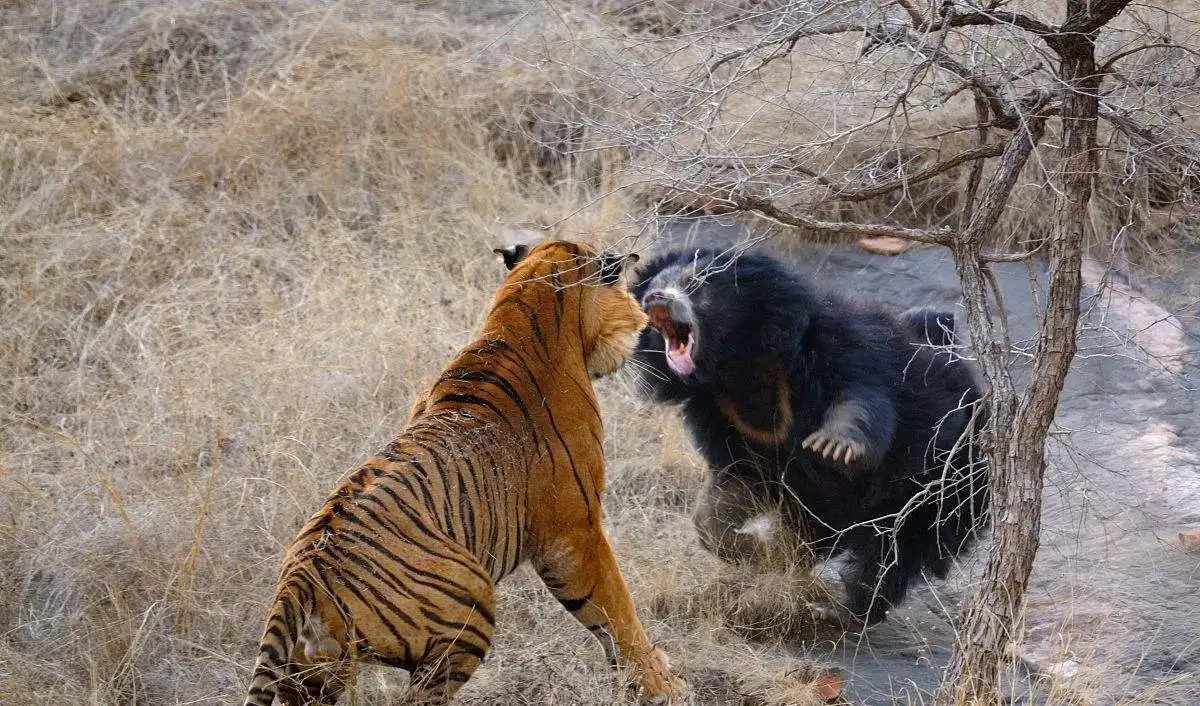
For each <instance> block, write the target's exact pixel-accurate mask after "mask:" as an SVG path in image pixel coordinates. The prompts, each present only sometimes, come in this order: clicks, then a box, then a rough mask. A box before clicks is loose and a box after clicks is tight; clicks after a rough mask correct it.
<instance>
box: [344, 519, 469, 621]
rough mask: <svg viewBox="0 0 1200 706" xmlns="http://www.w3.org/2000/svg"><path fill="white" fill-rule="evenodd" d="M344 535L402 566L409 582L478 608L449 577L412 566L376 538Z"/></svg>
mask: <svg viewBox="0 0 1200 706" xmlns="http://www.w3.org/2000/svg"><path fill="white" fill-rule="evenodd" d="M342 534H344V535H345V536H348V537H351V538H353V539H357V540H358V541H360V542H362V543H363V544H365V545H367V546H369V547H371V548H372V549H373V550H375V551H377V552H379V553H380V554H382V555H383V556H385V557H387V558H388V559H390V560H391V561H394V562H396V563H397V564H399V565H400V566H402V567H403V568H404V570H405V571H406V572H407V573H408V574H409V575H408V579H409V580H411V581H413V582H415V583H418V584H420V585H422V586H426V587H428V588H430V589H433V590H435V591H438V592H439V593H441V594H442V595H444V596H446V597H447V598H451V599H453V600H455V601H456V602H458V603H461V604H462V605H464V606H467V607H476V602H477V601H476V599H475V598H474V597H473V596H471V595H470V594H469V592H468V591H467V588H466V587H465V586H463V585H461V584H458V583H456V582H455V581H453V580H452V579H450V578H449V577H445V576H439V575H438V574H434V573H430V572H428V571H423V570H421V569H418V568H417V567H416V566H413V565H412V564H410V563H409V562H408V561H406V560H405V559H404V558H403V557H401V556H400V555H398V554H396V553H395V552H393V551H392V550H391V549H389V548H387V547H385V546H383V545H382V544H380V543H379V542H378V541H376V539H375V538H374V537H371V536H368V535H365V534H362V533H361V532H357V531H355V530H352V529H346V530H343V532H342ZM455 563H457V564H458V565H459V566H462V567H463V568H467V567H466V564H465V563H464V562H463V561H461V560H458V561H456V562H455ZM422 579H427V580H422ZM456 591H457V592H456ZM480 610H481V611H482V609H480ZM488 622H492V619H491V616H490V614H488Z"/></svg>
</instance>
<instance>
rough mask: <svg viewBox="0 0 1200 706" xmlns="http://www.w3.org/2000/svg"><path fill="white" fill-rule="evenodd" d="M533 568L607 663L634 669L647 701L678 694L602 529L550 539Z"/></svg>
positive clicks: (678, 685)
mask: <svg viewBox="0 0 1200 706" xmlns="http://www.w3.org/2000/svg"><path fill="white" fill-rule="evenodd" d="M535 566H536V567H537V570H538V574H539V575H540V576H541V577H542V581H544V582H545V583H546V587H547V588H549V589H550V593H552V594H553V595H554V597H555V598H557V599H558V602H559V603H562V605H563V607H564V608H566V609H567V610H568V611H570V613H571V615H574V616H575V619H576V620H578V621H579V622H580V623H582V624H583V626H584V627H585V628H587V629H588V630H589V631H590V632H591V633H592V634H593V635H595V636H596V639H597V640H599V641H600V644H601V645H602V646H603V647H604V653H605V656H606V657H608V661H609V664H610V665H613V666H616V665H617V664H624V665H626V666H628V667H630V668H631V669H632V670H633V674H634V679H635V680H636V682H637V684H638V686H639V687H640V688H641V691H642V694H643V697H644V699H645V700H646V702H647V703H650V704H667V703H670V702H671V699H672V698H673V697H676V696H679V695H681V692H682V686H683V685H682V682H681V681H680V680H678V679H677V678H676V677H675V676H674V675H673V674H672V673H671V667H670V665H669V664H668V663H667V659H666V655H664V654H663V652H662V650H659V649H658V648H656V647H654V645H653V644H651V642H650V639H649V638H648V637H647V636H646V631H645V630H644V629H643V628H642V623H641V621H639V620H638V617H637V612H636V611H635V610H634V605H633V599H632V598H631V597H630V595H629V589H628V588H627V587H626V586H625V580H624V579H623V578H622V577H621V569H620V568H619V567H618V566H617V559H616V557H615V556H614V555H613V552H612V547H611V546H610V545H609V543H608V537H607V536H605V534H604V530H602V529H601V528H600V527H598V526H597V527H588V528H583V529H579V530H575V531H572V532H569V533H567V534H566V535H565V536H561V537H558V538H556V539H554V540H552V542H551V545H550V547H549V549H548V551H546V552H544V554H543V556H541V557H538V559H537V561H536V562H535Z"/></svg>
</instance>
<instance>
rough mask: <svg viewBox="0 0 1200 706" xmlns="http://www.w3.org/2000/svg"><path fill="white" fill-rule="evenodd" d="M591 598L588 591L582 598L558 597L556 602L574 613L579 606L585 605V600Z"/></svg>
mask: <svg viewBox="0 0 1200 706" xmlns="http://www.w3.org/2000/svg"><path fill="white" fill-rule="evenodd" d="M591 599H592V594H590V593H589V594H587V595H586V596H584V597H583V598H559V599H558V602H559V603H562V607H563V608H566V609H567V610H568V611H569V612H571V613H575V612H577V611H578V610H579V609H580V608H582V607H584V606H585V605H587V602H588V601H590V600H591Z"/></svg>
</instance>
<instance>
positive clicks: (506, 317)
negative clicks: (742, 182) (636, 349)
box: [245, 241, 683, 706]
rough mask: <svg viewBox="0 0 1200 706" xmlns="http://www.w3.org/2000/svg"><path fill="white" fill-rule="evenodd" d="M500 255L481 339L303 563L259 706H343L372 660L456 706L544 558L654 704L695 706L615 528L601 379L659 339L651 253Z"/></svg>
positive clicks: (562, 249)
mask: <svg viewBox="0 0 1200 706" xmlns="http://www.w3.org/2000/svg"><path fill="white" fill-rule="evenodd" d="M495 252H496V253H497V254H499V255H500V256H501V257H502V258H503V260H504V264H505V266H506V267H507V268H508V270H509V273H508V274H507V276H506V278H505V280H504V282H503V284H502V285H501V286H500V288H499V290H498V291H497V293H496V294H495V296H494V298H493V299H492V302H491V305H490V307H489V309H488V313H487V317H486V320H485V323H484V324H483V329H482V332H481V334H480V336H479V338H478V339H476V340H475V341H474V342H473V343H470V344H469V345H467V346H466V347H465V348H463V349H462V350H461V351H460V352H459V353H458V354H457V356H456V357H454V358H453V359H452V360H451V361H450V363H449V364H448V365H447V366H446V367H445V368H444V369H443V370H442V372H441V374H440V376H439V377H438V378H437V379H436V381H435V382H434V383H433V385H432V387H430V388H429V389H428V390H427V391H426V392H425V393H424V394H422V395H419V396H418V397H417V399H416V401H415V402H414V404H413V405H412V408H411V411H410V412H409V418H408V421H407V423H406V426H405V427H404V429H403V430H402V431H401V432H400V433H399V435H398V436H397V437H396V438H395V439H394V440H393V441H392V442H391V443H389V444H388V445H387V446H386V447H385V448H384V449H383V451H381V452H380V453H378V454H377V455H375V456H373V457H371V458H369V459H368V460H366V461H365V462H364V463H362V464H361V466H358V467H357V468H356V469H355V470H354V471H353V472H352V473H350V474H349V475H348V477H347V478H346V479H345V480H344V481H342V482H341V483H340V484H339V485H338V486H337V488H336V489H335V490H334V491H333V493H332V495H331V496H330V497H329V499H328V501H327V502H326V503H325V504H324V505H323V506H322V507H321V508H320V509H319V510H318V511H317V512H316V513H315V514H314V515H313V516H312V517H311V518H310V519H309V520H308V522H307V523H306V524H304V526H303V527H302V529H301V530H300V532H299V535H298V536H297V537H296V539H295V541H294V543H293V544H292V545H291V548H290V549H289V550H288V551H287V553H286V555H285V557H284V560H283V568H282V571H281V573H280V578H279V582H278V584H277V588H276V592H275V596H274V600H273V603H272V604H271V610H270V615H269V617H268V618H267V621H266V628H265V630H264V633H263V637H262V640H261V642H260V647H259V652H258V658H257V662H256V664H255V667H254V671H253V674H252V678H251V682H250V684H249V691H248V695H247V698H246V701H245V704H246V706H270V704H271V703H272V702H273V701H274V700H275V699H276V698H278V699H279V701H280V702H282V703H284V704H289V705H296V704H311V703H319V704H333V703H335V702H336V701H337V700H338V698H339V696H340V695H341V694H342V693H343V692H345V691H347V690H348V689H349V688H351V687H352V686H353V684H354V680H355V675H356V669H357V666H358V665H359V664H360V663H363V662H368V663H380V664H384V665H390V666H393V667H399V668H402V669H404V670H407V671H408V672H409V676H410V686H409V687H408V688H409V692H408V694H407V695H406V696H407V698H408V699H410V700H411V702H413V703H418V704H444V703H446V702H448V701H450V700H451V699H452V698H453V697H454V695H455V693H456V692H457V691H458V690H459V689H460V688H461V687H462V686H463V684H464V683H465V682H466V681H467V680H468V679H469V678H470V677H471V675H472V673H474V672H475V670H476V668H478V667H479V665H480V663H481V662H482V661H483V659H484V657H485V655H486V654H487V652H488V649H489V647H490V645H491V643H492V636H493V631H494V615H495V608H496V602H495V594H494V589H495V585H496V582H497V581H499V580H500V579H502V578H504V577H505V576H507V575H509V574H511V573H512V572H513V571H514V570H515V569H516V568H517V567H518V566H520V565H522V564H524V563H525V562H530V563H531V564H532V566H533V567H534V569H535V570H536V572H537V574H538V575H539V576H540V578H541V580H542V581H543V582H544V583H545V584H546V586H547V587H548V588H549V590H550V592H551V594H552V595H553V596H554V597H555V598H557V599H558V601H559V603H561V604H562V606H563V607H564V608H566V610H567V611H569V612H570V613H571V614H572V615H574V616H575V618H576V619H577V620H578V621H579V622H580V623H582V624H583V626H584V627H586V628H587V629H588V630H589V631H590V632H591V633H592V634H593V635H595V637H596V638H597V639H598V640H599V641H600V644H601V645H602V647H603V649H604V652H605V655H606V657H607V659H608V662H609V664H610V665H612V666H614V667H615V666H618V665H624V666H626V667H627V668H629V672H630V674H631V675H632V677H633V682H634V683H633V686H635V687H636V688H637V689H638V690H639V692H640V693H641V695H642V699H643V701H645V702H647V703H652V704H667V703H671V701H672V700H673V699H675V697H676V696H678V695H679V694H680V690H681V688H682V684H683V683H682V682H681V681H680V680H679V679H677V678H676V677H675V676H674V675H673V673H672V671H671V667H670V664H669V663H668V661H667V659H666V656H665V654H664V653H663V652H662V651H661V650H660V649H658V648H657V647H655V646H654V645H653V644H652V643H651V642H650V640H649V638H648V637H647V635H646V632H645V630H644V628H643V627H642V624H641V623H640V622H639V620H638V617H637V613H636V611H635V607H634V603H633V600H632V598H631V597H630V594H629V590H628V588H627V586H626V584H625V581H624V579H623V578H622V575H621V571H620V568H619V567H618V565H617V560H616V558H615V556H614V554H613V550H612V548H611V546H610V544H609V541H608V538H607V536H606V534H605V532H604V530H603V528H602V526H601V505H600V495H601V492H602V491H603V488H604V482H605V479H604V448H603V436H604V427H603V423H602V420H601V417H600V412H599V408H598V406H597V402H596V396H595V392H594V390H593V387H592V380H593V379H595V378H598V377H601V376H604V375H607V374H610V373H613V372H616V371H617V370H618V369H619V368H621V366H622V365H623V364H624V362H625V359H626V358H627V357H628V356H629V354H630V353H631V352H632V347H633V345H634V344H635V342H636V340H637V337H638V334H639V332H640V331H641V329H642V328H643V326H644V325H645V323H646V316H645V314H643V313H642V310H641V307H640V306H639V305H638V303H637V302H636V301H635V300H634V299H633V298H632V296H630V295H629V293H628V292H627V290H626V288H625V287H624V286H623V284H622V282H621V278H622V272H623V270H624V269H625V268H626V266H627V265H629V264H631V263H633V262H636V261H637V256H636V255H628V256H624V257H621V256H618V255H615V254H612V253H608V252H600V251H597V250H596V249H595V248H592V247H591V246H588V245H583V244H580V243H574V242H568V241H546V242H542V243H539V244H536V245H525V244H523V245H516V246H512V247H508V248H499V249H497V250H496V251H495Z"/></svg>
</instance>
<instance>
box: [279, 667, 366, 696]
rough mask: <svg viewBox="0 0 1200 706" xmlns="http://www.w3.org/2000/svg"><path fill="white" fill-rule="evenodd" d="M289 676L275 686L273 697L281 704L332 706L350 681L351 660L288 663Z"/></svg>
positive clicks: (351, 678) (351, 674)
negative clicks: (277, 690) (290, 668)
mask: <svg viewBox="0 0 1200 706" xmlns="http://www.w3.org/2000/svg"><path fill="white" fill-rule="evenodd" d="M292 669H293V670H294V671H293V673H292V675H291V676H290V677H288V678H287V679H285V680H284V681H283V682H282V683H280V685H279V692H278V693H277V694H276V698H277V699H278V700H279V703H281V704H284V705H285V706H310V705H313V704H320V706H333V705H334V704H336V703H337V700H338V698H340V697H341V695H342V692H344V691H346V689H348V688H349V687H350V686H352V685H353V684H354V663H353V662H352V661H351V660H343V661H340V662H326V663H318V664H311V665H306V664H295V663H293V664H292Z"/></svg>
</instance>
